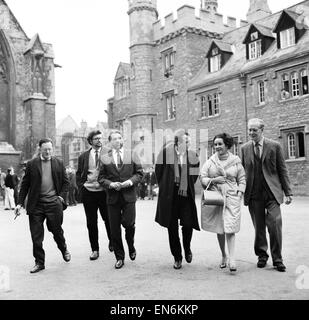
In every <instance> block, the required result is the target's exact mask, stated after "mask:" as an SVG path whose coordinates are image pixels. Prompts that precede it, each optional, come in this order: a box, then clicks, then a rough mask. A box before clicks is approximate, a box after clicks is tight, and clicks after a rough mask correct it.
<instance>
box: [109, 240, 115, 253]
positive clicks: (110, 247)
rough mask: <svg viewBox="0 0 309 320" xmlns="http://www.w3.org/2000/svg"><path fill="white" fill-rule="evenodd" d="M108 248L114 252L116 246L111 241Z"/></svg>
mask: <svg viewBox="0 0 309 320" xmlns="http://www.w3.org/2000/svg"><path fill="white" fill-rule="evenodd" d="M108 250H109V251H110V252H113V251H114V247H113V245H112V242H111V241H110V242H109V244H108Z"/></svg>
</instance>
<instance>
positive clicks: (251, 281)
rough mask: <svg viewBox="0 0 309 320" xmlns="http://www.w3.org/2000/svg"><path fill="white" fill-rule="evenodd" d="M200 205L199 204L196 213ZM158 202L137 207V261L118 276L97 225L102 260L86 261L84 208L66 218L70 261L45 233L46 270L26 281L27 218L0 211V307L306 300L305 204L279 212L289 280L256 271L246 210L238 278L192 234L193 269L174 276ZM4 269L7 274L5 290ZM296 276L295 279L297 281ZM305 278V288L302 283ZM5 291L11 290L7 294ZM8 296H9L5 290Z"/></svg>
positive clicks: (210, 237) (29, 262)
mask: <svg viewBox="0 0 309 320" xmlns="http://www.w3.org/2000/svg"><path fill="white" fill-rule="evenodd" d="M199 203H200V199H199V197H197V206H198V209H199V207H200V206H199ZM155 208H156V200H154V201H148V200H145V201H138V202H137V219H136V221H137V229H136V249H137V259H136V261H134V262H132V261H130V260H129V259H128V258H127V259H126V261H125V266H124V268H123V269H121V270H115V269H114V263H115V258H114V255H113V254H112V253H110V252H109V251H108V248H107V246H108V241H107V238H106V234H105V229H104V224H103V223H102V221H101V220H100V222H99V228H100V246H101V251H100V254H101V255H100V258H99V259H98V260H97V261H94V262H92V261H90V260H89V254H90V247H89V243H88V234H87V230H86V221H85V216H84V212H83V208H82V206H81V205H78V206H77V207H70V208H68V209H67V211H65V219H64V231H65V237H66V239H67V243H68V248H69V250H70V252H71V254H72V260H71V262H70V263H65V262H64V261H63V260H62V256H61V254H60V252H59V251H58V249H57V247H56V244H55V243H54V241H53V239H52V235H51V234H50V233H49V232H48V231H46V233H45V241H44V248H45V251H46V270H44V271H42V272H40V273H38V274H34V275H31V274H30V273H29V270H30V269H31V268H32V266H33V264H34V262H33V257H32V243H31V238H30V231H29V225H28V218H27V216H26V215H25V212H23V215H22V216H21V217H19V218H18V219H17V220H15V221H14V220H13V218H14V214H13V212H11V211H4V210H3V207H2V204H1V205H0V277H2V278H0V300H76V299H80V300H88V299H90V300H248V299H249V300H281V299H291V300H296V299H297V300H307V299H309V279H308V277H309V232H308V231H309V210H308V209H309V198H296V199H295V201H294V203H293V204H292V205H291V206H285V205H284V206H283V207H282V211H283V235H284V237H283V257H284V262H285V264H286V266H287V272H286V273H279V272H277V271H276V270H274V269H273V267H272V264H271V261H270V260H269V264H268V266H267V268H266V269H262V270H261V269H257V268H256V257H255V255H254V252H253V226H252V223H251V220H250V216H249V213H248V211H247V209H246V208H244V210H243V218H242V228H241V232H240V233H239V234H238V235H237V239H236V241H237V242H236V246H237V247H236V250H237V265H238V272H237V274H235V275H231V274H230V272H229V271H228V269H226V270H220V269H219V267H218V265H219V262H220V251H219V248H218V244H217V239H216V235H215V234H211V233H208V232H205V231H201V232H194V235H193V241H192V251H193V255H194V256H193V262H192V264H190V265H189V264H187V263H186V262H184V264H183V268H182V269H181V270H179V271H176V270H174V269H173V267H172V265H173V258H172V256H171V254H170V252H169V247H168V236H167V230H166V229H164V228H162V227H160V226H159V225H158V224H156V223H155V222H154V216H155ZM4 268H6V270H7V271H9V275H8V277H7V279H8V280H9V283H8V282H5V281H4V280H3V279H4V278H3V277H4V272H3V270H4ZM296 272H298V274H297V273H296ZM305 278H306V281H307V283H306V282H305ZM5 284H6V285H7V286H8V287H7V288H6V289H5V288H4V286H5ZM7 289H9V290H7Z"/></svg>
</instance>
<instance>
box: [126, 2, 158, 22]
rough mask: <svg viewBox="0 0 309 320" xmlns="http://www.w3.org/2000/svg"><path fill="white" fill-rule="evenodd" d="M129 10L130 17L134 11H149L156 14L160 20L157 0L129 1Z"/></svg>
mask: <svg viewBox="0 0 309 320" xmlns="http://www.w3.org/2000/svg"><path fill="white" fill-rule="evenodd" d="M128 2H129V10H128V14H129V15H130V14H131V13H133V12H134V11H141V10H149V11H153V12H155V14H156V16H157V18H158V10H157V0H128Z"/></svg>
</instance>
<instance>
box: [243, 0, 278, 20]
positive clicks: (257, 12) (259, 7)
mask: <svg viewBox="0 0 309 320" xmlns="http://www.w3.org/2000/svg"><path fill="white" fill-rule="evenodd" d="M271 14H272V12H271V10H270V9H269V5H268V1H267V0H250V8H249V11H248V13H247V20H248V22H250V23H251V22H254V21H256V20H259V19H262V18H265V17H267V16H269V15H271Z"/></svg>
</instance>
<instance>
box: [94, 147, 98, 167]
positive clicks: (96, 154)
mask: <svg viewBox="0 0 309 320" xmlns="http://www.w3.org/2000/svg"><path fill="white" fill-rule="evenodd" d="M98 164H99V151H98V150H96V152H95V166H96V167H98Z"/></svg>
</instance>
